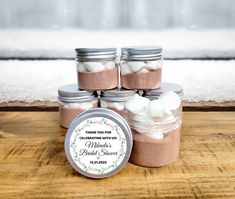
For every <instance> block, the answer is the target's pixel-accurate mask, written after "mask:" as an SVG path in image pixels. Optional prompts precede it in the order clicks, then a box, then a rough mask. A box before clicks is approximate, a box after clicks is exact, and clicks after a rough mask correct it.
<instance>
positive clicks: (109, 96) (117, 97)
mask: <svg viewBox="0 0 235 199" xmlns="http://www.w3.org/2000/svg"><path fill="white" fill-rule="evenodd" d="M136 92H137V91H136V90H128V89H124V88H116V89H112V90H105V91H102V92H101V99H103V100H105V101H114V102H115V101H117V102H125V101H127V100H129V99H130V98H131V97H133V95H135V93H136Z"/></svg>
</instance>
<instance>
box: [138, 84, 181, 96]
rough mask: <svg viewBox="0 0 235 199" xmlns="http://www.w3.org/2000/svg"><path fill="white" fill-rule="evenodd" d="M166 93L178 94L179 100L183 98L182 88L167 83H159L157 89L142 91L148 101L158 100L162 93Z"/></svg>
mask: <svg viewBox="0 0 235 199" xmlns="http://www.w3.org/2000/svg"><path fill="white" fill-rule="evenodd" d="M167 91H173V92H175V93H176V94H178V95H179V97H180V98H181V99H182V98H183V95H184V91H183V87H182V86H181V85H179V84H174V83H169V82H163V83H161V87H160V88H158V89H153V90H146V91H144V93H143V96H145V97H147V98H149V99H158V98H159V96H160V95H161V94H162V93H164V92H167Z"/></svg>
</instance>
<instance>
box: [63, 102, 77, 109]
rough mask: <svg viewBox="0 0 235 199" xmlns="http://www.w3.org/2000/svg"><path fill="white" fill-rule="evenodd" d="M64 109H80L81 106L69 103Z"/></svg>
mask: <svg viewBox="0 0 235 199" xmlns="http://www.w3.org/2000/svg"><path fill="white" fill-rule="evenodd" d="M64 108H80V104H78V103H67V104H65V105H64Z"/></svg>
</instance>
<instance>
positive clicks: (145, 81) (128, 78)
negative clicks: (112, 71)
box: [121, 68, 162, 89]
mask: <svg viewBox="0 0 235 199" xmlns="http://www.w3.org/2000/svg"><path fill="white" fill-rule="evenodd" d="M161 71H162V70H161V68H159V69H157V70H153V71H148V72H135V73H129V74H125V75H121V84H122V86H123V87H124V88H127V89H154V88H159V87H160V85H161Z"/></svg>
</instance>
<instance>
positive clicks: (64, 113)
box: [58, 84, 98, 128]
mask: <svg viewBox="0 0 235 199" xmlns="http://www.w3.org/2000/svg"><path fill="white" fill-rule="evenodd" d="M58 95H59V96H58V100H59V116H60V125H61V126H62V127H65V128H68V127H69V125H70V123H71V122H72V121H73V119H74V118H75V117H76V116H78V115H79V114H80V113H81V112H83V111H85V110H88V109H90V108H94V107H98V99H97V94H96V92H89V91H83V90H79V89H78V86H77V84H68V85H64V86H62V87H60V88H59V89H58Z"/></svg>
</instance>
